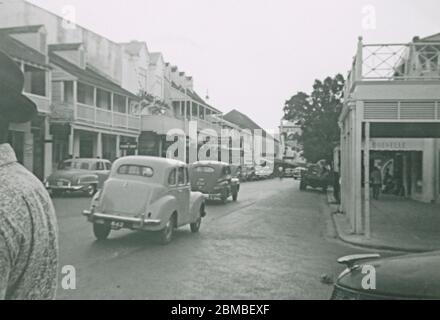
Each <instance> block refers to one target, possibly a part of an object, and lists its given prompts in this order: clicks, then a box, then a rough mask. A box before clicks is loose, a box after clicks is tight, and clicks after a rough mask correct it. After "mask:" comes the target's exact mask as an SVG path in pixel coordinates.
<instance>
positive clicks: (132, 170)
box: [118, 165, 154, 178]
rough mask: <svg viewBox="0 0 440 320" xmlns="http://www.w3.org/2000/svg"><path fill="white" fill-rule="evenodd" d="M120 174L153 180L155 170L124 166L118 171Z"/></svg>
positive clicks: (144, 167)
mask: <svg viewBox="0 0 440 320" xmlns="http://www.w3.org/2000/svg"><path fill="white" fill-rule="evenodd" d="M118 173H119V174H125V175H129V176H140V177H146V178H151V177H152V176H153V175H154V170H153V168H150V167H146V166H138V165H122V166H120V167H119V169H118Z"/></svg>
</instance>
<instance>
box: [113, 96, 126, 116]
mask: <svg viewBox="0 0 440 320" xmlns="http://www.w3.org/2000/svg"><path fill="white" fill-rule="evenodd" d="M126 101H127V99H126V97H124V96H121V95H119V94H115V95H114V96H113V110H114V111H116V112H120V113H127V106H126Z"/></svg>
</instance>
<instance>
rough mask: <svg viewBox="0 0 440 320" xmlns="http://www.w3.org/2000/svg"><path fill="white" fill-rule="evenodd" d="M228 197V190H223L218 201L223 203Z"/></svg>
mask: <svg viewBox="0 0 440 320" xmlns="http://www.w3.org/2000/svg"><path fill="white" fill-rule="evenodd" d="M228 197H229V194H228V191H227V190H223V191H222V195H221V197H220V201H221V202H222V203H223V204H225V203H226V201H227V200H228Z"/></svg>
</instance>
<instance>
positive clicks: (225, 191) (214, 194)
mask: <svg viewBox="0 0 440 320" xmlns="http://www.w3.org/2000/svg"><path fill="white" fill-rule="evenodd" d="M190 178H191V188H192V190H193V191H199V192H201V193H203V194H204V195H205V196H206V197H207V198H208V199H209V200H215V199H220V200H221V201H222V202H223V203H225V202H226V200H227V199H228V198H229V197H230V196H232V199H233V200H234V201H237V199H238V192H239V191H240V180H239V179H238V178H234V177H233V176H232V172H231V166H230V165H229V164H227V163H224V162H217V161H199V162H195V163H193V164H192V165H191V166H190Z"/></svg>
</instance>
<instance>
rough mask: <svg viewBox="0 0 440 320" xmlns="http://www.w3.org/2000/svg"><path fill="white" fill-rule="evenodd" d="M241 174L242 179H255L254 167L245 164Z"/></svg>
mask: <svg viewBox="0 0 440 320" xmlns="http://www.w3.org/2000/svg"><path fill="white" fill-rule="evenodd" d="M242 175H243V181H254V180H255V179H256V176H255V167H253V166H246V165H245V166H244V167H243V172H242Z"/></svg>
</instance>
